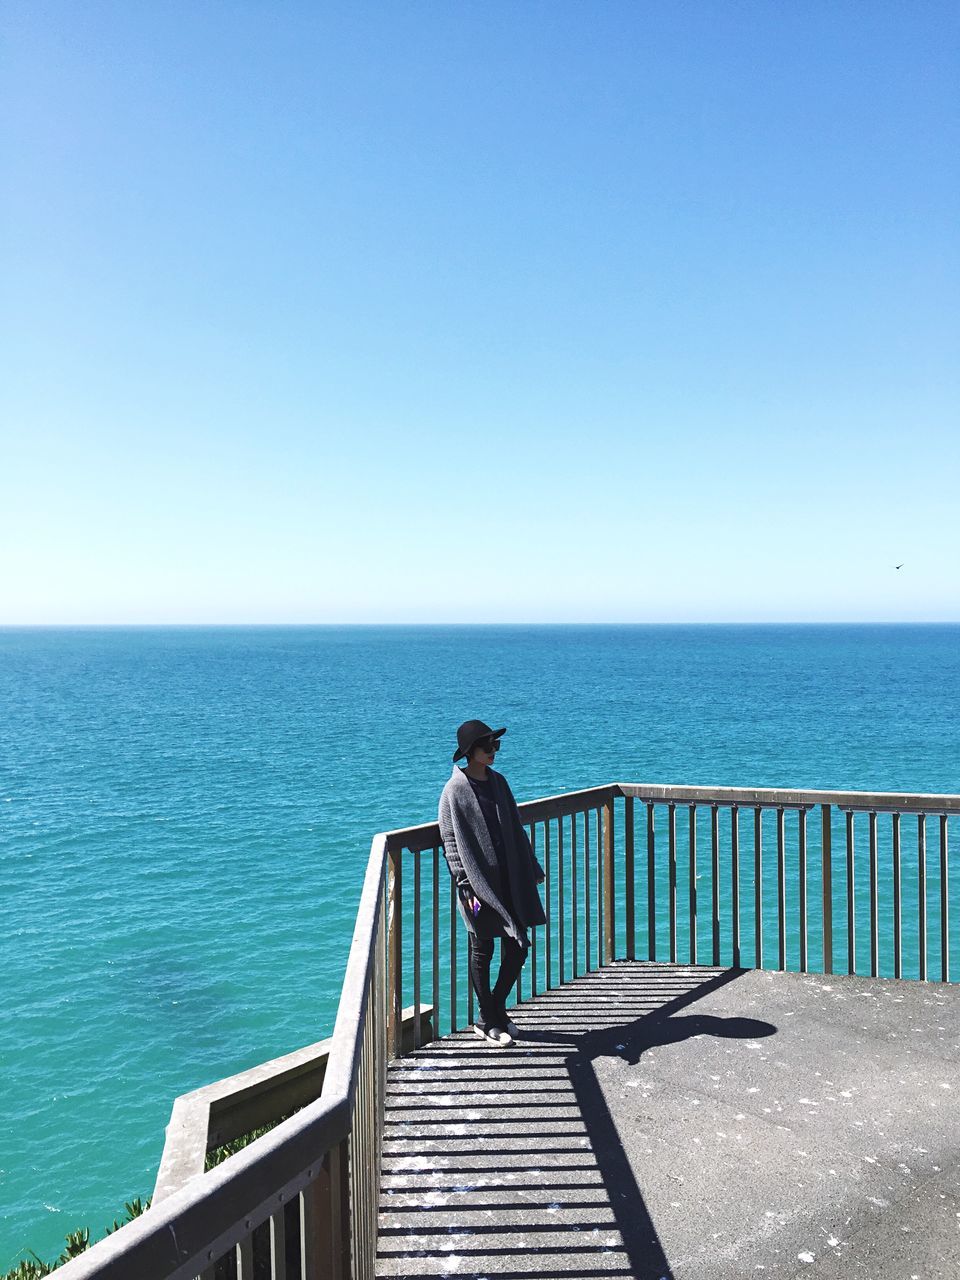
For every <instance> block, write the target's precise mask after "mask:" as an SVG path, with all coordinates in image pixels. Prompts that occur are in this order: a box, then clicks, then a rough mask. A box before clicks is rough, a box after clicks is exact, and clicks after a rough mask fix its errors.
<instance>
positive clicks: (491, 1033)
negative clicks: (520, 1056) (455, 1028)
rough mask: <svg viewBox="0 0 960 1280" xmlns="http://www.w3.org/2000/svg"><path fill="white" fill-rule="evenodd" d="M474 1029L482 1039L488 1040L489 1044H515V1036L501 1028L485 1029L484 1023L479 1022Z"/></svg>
mask: <svg viewBox="0 0 960 1280" xmlns="http://www.w3.org/2000/svg"><path fill="white" fill-rule="evenodd" d="M473 1029H474V1031H475V1032H476V1034H477V1035H478V1036H479V1037H480V1039H481V1040H486V1041H487V1043H488V1044H499V1045H508V1044H513V1036H511V1035H510V1033H509V1032H507V1031H504V1030H502V1029H501V1028H500V1027H485V1026H483V1024H482V1023H480V1022H478V1023H476V1025H475V1026H474V1028H473Z"/></svg>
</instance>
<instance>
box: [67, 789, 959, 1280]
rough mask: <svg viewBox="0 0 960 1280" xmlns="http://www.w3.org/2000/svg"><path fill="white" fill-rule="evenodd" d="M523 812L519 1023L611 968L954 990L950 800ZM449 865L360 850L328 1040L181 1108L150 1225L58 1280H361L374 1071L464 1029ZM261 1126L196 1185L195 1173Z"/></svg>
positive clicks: (394, 835) (375, 1125)
mask: <svg viewBox="0 0 960 1280" xmlns="http://www.w3.org/2000/svg"><path fill="white" fill-rule="evenodd" d="M813 810H819V815H818V816H819V821H817V822H814V823H810V822H808V815H809V814H810V813H811V811H813ZM520 814H521V818H522V820H523V822H524V824H525V825H526V828H527V831H528V833H529V835H530V839H531V842H532V844H533V846H534V849H535V852H536V854H537V857H538V858H539V860H540V862H541V863H542V865H543V867H544V870H545V872H546V880H545V881H544V884H543V885H542V895H543V902H544V908H545V913H546V916H547V923H546V926H545V927H544V928H542V929H539V930H533V931H532V945H531V951H530V956H529V958H528V961H527V964H526V965H525V967H524V970H523V971H522V973H521V975H520V977H519V979H518V981H517V986H516V989H515V993H514V997H513V998H515V999H516V1000H518V1001H519V1000H521V999H523V998H526V995H533V994H539V993H540V992H541V991H544V990H546V989H549V988H552V987H555V986H559V985H561V984H562V983H564V982H566V981H569V980H570V979H571V978H574V977H576V976H578V975H579V974H581V973H584V972H586V971H587V970H590V969H595V968H599V967H602V966H603V965H605V964H609V963H611V962H612V961H613V960H614V959H616V958H618V957H625V958H627V959H634V958H637V957H638V956H639V957H643V958H646V959H650V960H671V961H674V962H676V961H682V962H684V963H686V962H689V963H691V964H696V963H698V961H700V959H701V957H703V958H704V959H705V961H706V962H707V963H710V964H712V965H714V966H715V965H720V964H728V965H732V966H735V967H744V968H750V967H765V968H777V969H787V968H793V969H797V970H800V971H804V972H806V971H813V970H816V971H819V972H824V973H832V972H835V971H836V966H837V960H838V957H839V960H840V965H839V968H840V969H845V970H846V972H848V973H869V974H872V975H880V976H894V977H904V976H915V977H917V978H920V979H928V978H929V977H930V975H931V972H932V973H933V976H934V977H936V978H937V979H938V980H940V981H943V982H946V981H949V980H950V975H951V972H953V971H955V970H956V965H957V962H958V957H957V955H956V940H955V939H954V938H953V936H952V934H951V930H950V918H951V905H952V904H951V881H950V876H949V856H948V854H949V843H948V842H949V825H950V822H951V820H956V819H957V818H958V816H960V796H956V795H935V796H931V795H902V794H869V793H863V792H828V791H791V790H771V789H759V790H754V789H739V788H729V787H687V786H659V785H649V784H640V783H611V784H608V785H606V786H602V787H592V788H590V789H588V790H583V791H574V792H568V793H565V794H563V795H556V796H549V797H546V798H544V799H541V800H534V801H531V802H529V803H526V804H522V805H520ZM765 819H766V820H767V822H768V823H772V831H773V836H772V843H771V835H770V827H769V826H768V825H767V823H765ZM905 821H907V822H909V823H910V825H911V826H912V827H915V833H916V839H915V842H914V841H911V842H909V847H908V844H907V842H906V840H905V830H906V827H905ZM864 823H865V824H866V836H867V844H866V862H865V863H864V848H863V843H862V839H863V826H864ZM934 824H935V826H936V829H937V842H936V843H937V855H938V856H937V858H936V859H935V860H934V861H933V863H932V864H931V865H928V847H927V846H928V827H931V826H933V825H934ZM858 836H859V837H860V843H859V844H858V840H857V837H858ZM840 848H842V849H843V851H844V857H843V858H842V859H838V856H837V854H836V853H835V850H838V849H840ZM774 858H775V866H773V867H772V866H771V860H772V859H774ZM441 862H442V845H441V840H440V831H439V828H438V826H437V825H436V824H435V823H427V824H425V825H423V826H417V827H407V828H404V829H401V830H396V831H389V832H386V833H382V834H380V835H377V836H376V837H375V838H374V840H373V844H372V847H371V852H370V858H369V861H368V864H367V871H366V876H365V879H364V884H363V889H362V893H361V898H360V905H359V909H358V912H357V922H356V927H355V930H354V935H353V940H352V943H351V947H350V954H349V957H348V961H347V969H346V975H345V978H344V983H343V989H342V992H341V996H340V1004H339V1009H338V1012H337V1018H336V1023H335V1026H334V1032H333V1036H332V1037H331V1038H330V1039H329V1040H327V1041H322V1042H320V1043H319V1044H315V1045H311V1046H309V1047H308V1048H306V1049H304V1050H300V1051H298V1052H297V1053H295V1054H291V1055H287V1056H286V1057H284V1058H281V1059H277V1060H276V1061H275V1062H271V1063H265V1064H263V1065H262V1066H260V1067H257V1068H253V1069H252V1070H251V1071H249V1072H243V1073H241V1074H240V1075H239V1076H234V1077H231V1078H230V1079H228V1080H225V1081H220V1082H219V1083H218V1084H216V1085H210V1086H206V1087H205V1088H204V1089H200V1090H196V1091H195V1092H194V1093H192V1094H187V1095H184V1097H183V1098H180V1099H177V1101H176V1103H175V1105H174V1110H173V1115H172V1116H171V1123H170V1126H169V1127H168V1131H167V1144H166V1147H165V1149H164V1156H163V1160H162V1162H161V1167H160V1172H159V1175H158V1180H157V1189H156V1192H155V1197H154V1203H153V1205H152V1207H151V1208H150V1210H149V1211H148V1212H147V1213H145V1214H144V1215H143V1216H142V1217H141V1218H138V1219H136V1220H135V1221H134V1222H132V1223H130V1224H129V1225H128V1226H125V1227H123V1228H122V1229H121V1230H119V1231H117V1232H116V1233H115V1234H113V1235H111V1236H109V1237H107V1239H106V1240H103V1241H101V1242H100V1243H98V1244H97V1245H95V1246H94V1247H93V1248H91V1249H90V1250H88V1252H86V1253H85V1254H83V1255H81V1256H80V1257H79V1258H77V1259H75V1260H74V1261H72V1262H70V1263H67V1264H66V1266H65V1267H63V1268H62V1270H61V1271H58V1276H61V1275H62V1277H63V1280H93V1278H96V1280H134V1278H136V1280H193V1278H194V1277H197V1276H200V1277H202V1280H252V1277H253V1276H254V1273H255V1270H256V1273H257V1274H258V1275H268V1276H270V1277H271V1280H294V1277H299V1280H319V1277H324V1278H326V1277H328V1276H329V1277H334V1278H335V1280H340V1278H341V1277H347V1276H351V1277H354V1278H355V1280H369V1278H370V1277H372V1276H373V1275H374V1272H375V1259H376V1243H377V1204H378V1195H379V1183H380V1150H381V1141H382V1133H383V1117H384V1088H385V1080H386V1070H387V1063H388V1060H389V1059H390V1058H392V1057H399V1056H401V1055H402V1054H404V1053H406V1052H409V1051H411V1050H413V1049H416V1048H418V1047H420V1046H421V1045H422V1044H423V1043H425V1042H426V1041H428V1040H430V1039H432V1038H434V1037H435V1036H438V1035H442V1034H446V1033H447V1032H448V1031H453V1030H456V1029H458V1028H459V1027H461V1026H464V1025H468V1024H469V1023H470V1022H472V1021H473V1017H474V1007H473V991H472V989H471V987H470V983H469V978H468V969H467V948H466V945H465V937H464V935H463V933H462V932H461V929H460V926H459V924H458V912H457V907H456V896H455V889H454V885H453V882H452V880H451V878H450V876H449V875H448V874H447V871H446V867H445V865H441ZM703 881H705V884H703V885H702V882H703ZM701 885H702V887H701ZM955 896H956V895H955V893H954V897H955ZM954 905H955V904H954ZM838 921H840V924H839V926H838V923H837V922H838ZM864 930H865V931H866V932H867V933H868V935H869V940H870V945H869V949H868V951H869V954H868V956H867V954H866V949H865V948H862V947H858V938H859V937H860V934H861V932H862V931H864ZM458 943H459V946H460V951H459V954H458ZM771 944H775V945H771ZM774 956H775V960H774V958H773V957H774ZM931 960H932V961H933V963H931ZM428 988H429V990H428ZM425 993H427V994H428V995H429V1000H428V1001H424V1000H423V996H424V994H425ZM292 1109H295V1110H294V1114H292V1115H291V1114H289V1113H290V1111H291V1110H292ZM282 1117H286V1118H282ZM274 1122H276V1123H275V1124H274ZM267 1124H274V1127H273V1128H271V1129H270V1130H269V1132H267V1133H265V1134H264V1135H263V1136H262V1137H259V1138H257V1139H256V1140H254V1141H252V1142H251V1143H250V1145H249V1146H247V1147H245V1148H244V1149H242V1150H240V1151H239V1152H237V1154H235V1155H232V1156H230V1157H229V1158H228V1159H226V1160H224V1161H223V1163H222V1164H219V1165H217V1166H215V1167H214V1168H212V1169H210V1170H209V1171H207V1172H204V1164H205V1157H206V1154H207V1153H208V1152H209V1151H211V1150H213V1149H215V1148H216V1147H218V1146H220V1145H221V1144H222V1143H224V1142H227V1141H229V1140H231V1139H232V1138H235V1137H238V1136H241V1135H242V1134H243V1133H244V1132H250V1131H251V1130H252V1129H254V1128H258V1127H262V1126H264V1125H267Z"/></svg>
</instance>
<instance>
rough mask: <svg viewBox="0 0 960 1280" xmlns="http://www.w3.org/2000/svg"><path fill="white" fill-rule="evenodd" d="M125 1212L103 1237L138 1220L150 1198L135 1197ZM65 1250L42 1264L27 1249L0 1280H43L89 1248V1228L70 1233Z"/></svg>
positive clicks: (30, 1250)
mask: <svg viewBox="0 0 960 1280" xmlns="http://www.w3.org/2000/svg"><path fill="white" fill-rule="evenodd" d="M123 1207H124V1209H125V1210H126V1217H124V1218H122V1219H120V1220H118V1219H116V1218H114V1220H113V1222H112V1224H111V1225H110V1226H109V1227H107V1229H106V1231H105V1232H104V1233H103V1234H104V1236H109V1235H112V1233H113V1232H114V1231H119V1230H120V1228H121V1227H125V1226H126V1225H127V1223H128V1222H132V1221H133V1220H134V1218H139V1217H140V1215H141V1214H142V1213H145V1212H146V1210H147V1209H149V1208H150V1197H149V1196H148V1197H147V1199H146V1200H141V1198H140V1197H139V1196H135V1197H134V1198H133V1200H128V1201H127V1202H126V1204H125V1205H124V1206H123ZM64 1243H65V1248H64V1249H63V1251H62V1252H61V1254H60V1257H59V1258H57V1259H56V1260H55V1261H54V1262H44V1260H43V1259H42V1258H38V1257H37V1255H36V1254H35V1253H34V1252H33V1250H32V1249H28V1250H27V1252H28V1253H29V1254H30V1257H29V1259H26V1258H25V1259H23V1260H21V1261H20V1262H18V1263H17V1265H16V1266H15V1267H14V1268H13V1269H12V1270H11V1271H8V1272H7V1274H6V1275H5V1276H0V1280H44V1277H45V1276H48V1275H50V1273H51V1272H52V1271H56V1269H57V1267H62V1266H63V1264H64V1263H65V1262H69V1261H70V1259H71V1258H76V1257H79V1255H80V1254H81V1253H84V1252H85V1251H86V1250H87V1249H89V1248H90V1228H89V1227H79V1228H78V1229H77V1230H76V1231H71V1232H70V1234H69V1235H68V1236H67V1237H66V1240H65V1242H64Z"/></svg>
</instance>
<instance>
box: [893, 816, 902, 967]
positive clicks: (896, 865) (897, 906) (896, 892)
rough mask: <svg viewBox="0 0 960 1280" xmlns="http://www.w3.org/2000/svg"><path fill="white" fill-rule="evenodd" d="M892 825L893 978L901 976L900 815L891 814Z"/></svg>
mask: <svg viewBox="0 0 960 1280" xmlns="http://www.w3.org/2000/svg"><path fill="white" fill-rule="evenodd" d="M892 826H893V976H894V977H895V978H902V977H903V938H902V930H901V916H902V912H903V904H902V901H901V896H900V894H901V882H900V815H899V813H895V814H893V815H892Z"/></svg>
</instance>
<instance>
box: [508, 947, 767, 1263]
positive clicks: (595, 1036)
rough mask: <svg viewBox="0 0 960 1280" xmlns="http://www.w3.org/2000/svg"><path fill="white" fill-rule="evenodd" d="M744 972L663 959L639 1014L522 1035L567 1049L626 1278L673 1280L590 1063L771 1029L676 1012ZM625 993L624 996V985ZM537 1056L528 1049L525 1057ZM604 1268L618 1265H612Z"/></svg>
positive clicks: (611, 1010)
mask: <svg viewBox="0 0 960 1280" xmlns="http://www.w3.org/2000/svg"><path fill="white" fill-rule="evenodd" d="M746 972H747V971H746V970H743V969H737V968H731V969H726V970H721V971H718V972H716V973H713V974H710V975H704V976H703V977H701V976H700V975H699V974H688V973H680V974H678V973H677V971H676V970H675V969H671V968H669V967H667V966H664V968H663V970H662V971H660V973H659V974H658V975H656V977H655V980H660V981H663V982H664V984H665V988H664V996H665V998H664V1000H663V1002H662V1003H661V1004H660V1005H659V1007H656V1008H653V1009H651V1010H649V1012H646V1013H644V1014H641V1015H640V1016H639V1017H630V1018H629V1019H628V1020H624V1021H623V1022H621V1023H619V1024H616V1023H615V1024H614V1025H613V1026H606V1027H603V1028H597V1029H595V1030H585V1031H566V1030H557V1031H556V1032H554V1031H547V1030H543V1031H540V1030H534V1029H532V1028H531V1030H530V1031H528V1032H525V1033H524V1038H523V1040H522V1041H521V1046H523V1045H525V1044H528V1045H530V1047H534V1046H536V1045H537V1043H538V1042H539V1044H540V1045H542V1046H543V1047H546V1046H547V1045H558V1046H562V1048H563V1049H565V1050H568V1052H567V1053H566V1057H565V1062H566V1067H567V1071H568V1074H569V1079H570V1083H571V1085H572V1087H573V1090H574V1094H575V1097H576V1103H577V1110H578V1113H579V1116H580V1118H581V1120H582V1122H583V1125H584V1127H585V1129H586V1131H587V1133H588V1134H589V1142H590V1148H591V1150H592V1153H593V1155H594V1157H595V1159H596V1162H597V1168H598V1170H599V1172H600V1176H601V1178H602V1180H603V1184H604V1187H605V1189H606V1192H607V1205H608V1207H609V1209H610V1210H611V1211H612V1213H613V1216H614V1219H615V1221H616V1226H617V1229H618V1231H619V1233H620V1237H621V1239H622V1241H623V1248H624V1250H625V1252H626V1255H627V1258H628V1259H629V1275H630V1276H631V1277H632V1278H633V1280H674V1273H673V1271H672V1269H671V1266H670V1260H669V1258H668V1257H667V1256H666V1253H665V1251H664V1248H663V1245H662V1243H661V1241H660V1237H659V1234H658V1232H657V1228H656V1224H655V1223H654V1221H653V1219H652V1217H651V1215H650V1211H649V1209H648V1207H647V1204H646V1202H645V1200H644V1197H643V1194H642V1192H641V1190H640V1187H639V1185H638V1184H637V1180H636V1175H635V1172H634V1169H633V1167H632V1166H631V1163H630V1159H629V1156H628V1154H627V1151H626V1148H625V1146H624V1141H623V1139H624V1136H625V1135H624V1134H623V1133H621V1131H620V1125H621V1124H622V1123H623V1122H624V1120H623V1117H622V1116H615V1115H613V1114H611V1111H610V1108H609V1102H608V1099H607V1097H606V1095H605V1093H604V1089H603V1087H602V1086H601V1083H600V1080H599V1079H598V1077H597V1072H596V1065H595V1064H596V1062H597V1059H599V1058H602V1057H614V1058H619V1059H620V1060H621V1061H623V1062H625V1063H628V1064H636V1063H638V1062H639V1061H640V1058H641V1057H642V1056H643V1054H644V1053H646V1052H648V1051H649V1050H650V1049H654V1048H656V1047H657V1046H659V1045H670V1044H680V1043H683V1042H685V1041H690V1040H696V1039H698V1038H699V1037H701V1036H717V1037H720V1038H723V1039H729V1040H741V1041H742V1042H743V1043H744V1045H746V1044H747V1043H748V1042H749V1041H751V1040H758V1039H760V1038H761V1037H766V1036H772V1035H775V1034H776V1032H777V1028H776V1027H775V1026H774V1025H773V1024H772V1023H769V1022H762V1021H760V1020H759V1019H757V1018H741V1017H719V1016H717V1015H716V1014H709V1013H684V1014H681V1012H680V1011H681V1010H683V1009H685V1008H688V1007H689V1006H690V1005H692V1004H695V1003H696V1002H697V1001H699V1000H702V999H704V998H705V997H707V996H709V995H711V994H712V993H714V992H715V991H717V990H719V989H720V988H721V987H724V986H726V985H728V984H729V983H732V982H735V981H736V979H737V978H740V977H743V976H744V974H745V973H746ZM629 975H630V970H629V969H628V968H625V969H624V972H623V975H622V977H623V980H624V981H625V982H628V981H629ZM678 981H680V982H681V983H683V984H685V985H686V989H685V990H680V991H677V990H676V984H677V982H678ZM624 998H625V999H629V994H628V992H627V991H626V990H625V997H624ZM589 1006H590V1001H589V997H585V1000H584V1007H585V1010H587V1009H589ZM615 1007H616V1006H615V1002H611V1004H610V1005H608V1006H606V1008H605V1016H611V1015H612V1016H615ZM521 1053H522V1048H521ZM536 1061H537V1059H536V1058H535V1057H534V1058H533V1059H532V1062H533V1063H535V1062H536ZM580 1274H584V1275H586V1274H589V1275H599V1274H600V1271H598V1270H589V1271H581V1272H580ZM611 1274H617V1275H620V1274H624V1273H623V1272H620V1271H611Z"/></svg>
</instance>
